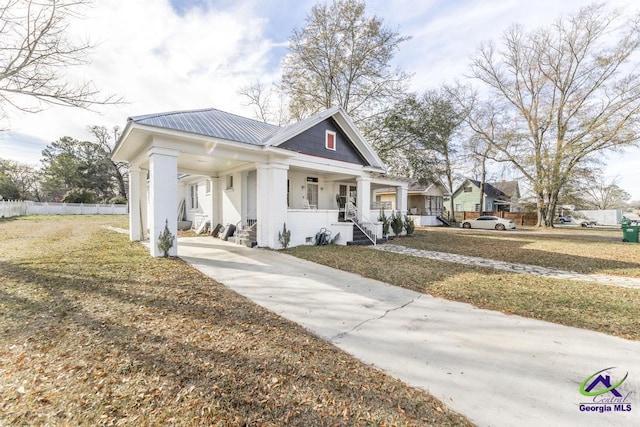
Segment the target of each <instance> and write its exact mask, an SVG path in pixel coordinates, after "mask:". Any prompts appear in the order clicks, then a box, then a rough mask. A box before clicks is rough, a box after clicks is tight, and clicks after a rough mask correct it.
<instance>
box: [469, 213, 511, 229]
mask: <svg viewBox="0 0 640 427" xmlns="http://www.w3.org/2000/svg"><path fill="white" fill-rule="evenodd" d="M460 226H461V227H462V228H482V229H485V230H511V229H513V228H516V225H515V224H514V223H513V221H512V220H510V219H504V218H500V217H497V216H479V217H478V218H476V219H465V220H464V221H462V224H460Z"/></svg>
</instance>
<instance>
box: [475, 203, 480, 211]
mask: <svg viewBox="0 0 640 427" xmlns="http://www.w3.org/2000/svg"><path fill="white" fill-rule="evenodd" d="M475 210H476V212H480V203H476V206H475Z"/></svg>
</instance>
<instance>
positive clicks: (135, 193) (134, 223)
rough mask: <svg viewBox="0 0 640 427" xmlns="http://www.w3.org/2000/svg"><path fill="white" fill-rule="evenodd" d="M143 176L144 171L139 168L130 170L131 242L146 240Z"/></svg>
mask: <svg viewBox="0 0 640 427" xmlns="http://www.w3.org/2000/svg"><path fill="white" fill-rule="evenodd" d="M141 175H142V171H141V170H140V168H139V167H135V166H133V167H131V168H129V240H131V241H132V242H139V241H140V240H144V237H143V234H142V221H141V216H142V212H141V209H140V205H141V203H140V180H141ZM145 178H146V177H145Z"/></svg>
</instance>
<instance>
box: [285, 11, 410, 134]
mask: <svg viewBox="0 0 640 427" xmlns="http://www.w3.org/2000/svg"><path fill="white" fill-rule="evenodd" d="M405 40H407V37H401V36H400V35H399V33H398V32H397V31H395V30H392V29H389V28H386V27H384V26H383V23H382V20H381V19H379V18H377V17H375V16H372V17H369V16H367V15H366V10H365V2H364V1H362V0H334V1H333V3H331V4H328V3H319V4H317V5H316V6H314V7H313V8H312V9H311V13H310V14H309V15H308V16H307V25H306V26H305V27H304V28H302V29H294V31H293V35H292V36H291V39H290V41H289V49H290V52H289V54H288V55H287V56H286V57H285V60H284V69H283V76H282V84H281V88H282V91H283V92H284V93H285V94H286V95H288V97H289V108H290V113H291V116H292V118H293V119H295V120H300V119H303V118H305V117H308V116H311V115H313V114H315V113H317V112H319V111H322V110H324V109H327V108H331V107H334V106H341V107H342V108H343V109H344V110H345V111H346V112H347V113H348V114H349V115H351V116H352V117H353V118H354V119H355V120H356V121H357V122H359V121H362V120H367V119H368V118H369V117H370V116H371V115H374V114H377V113H379V112H381V111H382V110H384V108H385V107H386V106H387V105H389V104H390V103H392V102H393V101H395V100H397V99H399V97H400V96H402V95H403V93H404V91H405V85H406V82H407V80H408V78H409V75H408V74H406V73H404V72H402V71H400V70H399V69H393V68H392V67H391V65H390V62H391V59H392V58H393V56H394V54H395V53H396V51H397V49H398V46H399V45H400V43H402V42H403V41H405Z"/></svg>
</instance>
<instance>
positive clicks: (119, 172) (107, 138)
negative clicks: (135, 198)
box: [88, 125, 129, 199]
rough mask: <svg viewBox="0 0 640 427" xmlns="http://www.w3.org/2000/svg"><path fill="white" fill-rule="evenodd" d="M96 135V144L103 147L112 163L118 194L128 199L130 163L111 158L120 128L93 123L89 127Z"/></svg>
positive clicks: (107, 158)
mask: <svg viewBox="0 0 640 427" xmlns="http://www.w3.org/2000/svg"><path fill="white" fill-rule="evenodd" d="M88 130H89V132H91V133H92V134H93V136H94V137H95V141H96V144H97V145H98V146H99V147H100V148H101V149H102V151H103V154H104V157H105V159H106V160H107V161H108V162H109V164H110V165H111V170H112V174H113V178H114V179H115V181H116V183H117V185H118V196H120V197H121V198H124V199H127V186H128V182H129V181H128V179H129V165H128V163H125V162H114V161H113V160H111V153H112V152H113V149H114V148H115V144H116V143H117V141H118V137H119V136H120V134H119V132H120V129H119V128H118V126H114V127H113V129H112V130H111V131H109V129H107V128H106V127H105V126H97V125H92V126H89V128H88Z"/></svg>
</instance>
